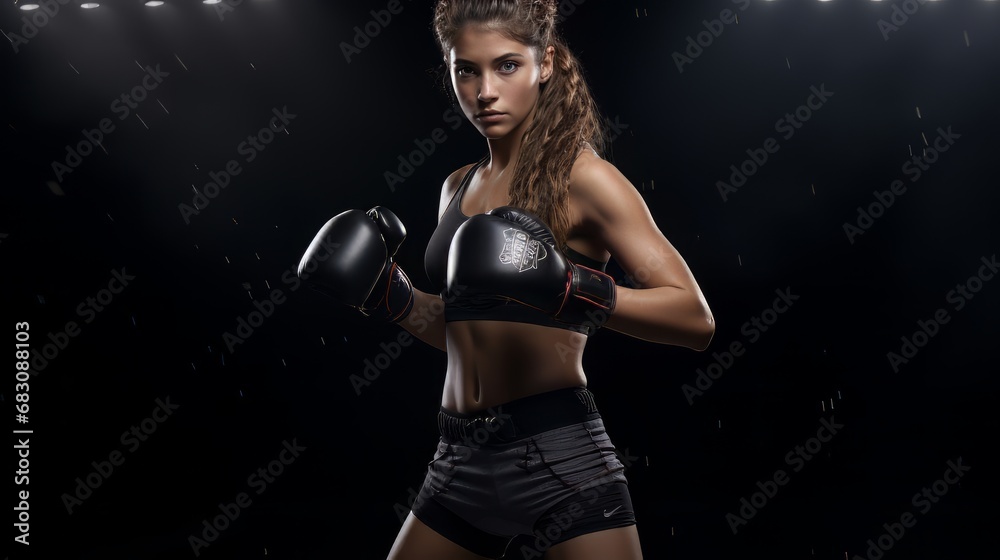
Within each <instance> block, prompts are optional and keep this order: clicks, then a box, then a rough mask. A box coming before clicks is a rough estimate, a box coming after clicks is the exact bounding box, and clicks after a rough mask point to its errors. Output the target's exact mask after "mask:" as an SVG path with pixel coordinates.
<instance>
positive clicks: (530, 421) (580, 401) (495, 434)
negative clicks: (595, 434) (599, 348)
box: [438, 387, 600, 446]
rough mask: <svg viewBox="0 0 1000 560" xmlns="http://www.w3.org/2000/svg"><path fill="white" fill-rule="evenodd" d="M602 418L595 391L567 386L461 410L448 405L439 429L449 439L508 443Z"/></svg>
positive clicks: (443, 436)
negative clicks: (476, 409) (467, 411)
mask: <svg viewBox="0 0 1000 560" xmlns="http://www.w3.org/2000/svg"><path fill="white" fill-rule="evenodd" d="M596 418H600V413H599V412H598V410H597V403H596V401H595V399H594V394H593V393H591V392H590V391H589V390H588V389H587V388H586V387H568V388H565V389H556V390H554V391H547V392H545V393H538V394H536V395H531V396H528V397H523V398H520V399H515V400H513V401H510V402H507V403H504V404H500V405H497V406H495V407H491V408H488V409H486V410H483V411H479V412H476V413H472V414H462V413H459V412H455V411H452V410H448V409H447V408H445V407H441V410H440V411H439V412H438V430H439V431H440V433H441V437H442V438H444V440H445V441H447V442H449V443H465V444H466V445H470V446H471V445H489V444H491V443H493V444H499V443H507V442H511V441H516V440H518V439H521V438H525V437H530V436H533V435H536V434H540V433H542V432H545V431H548V430H554V429H556V428H561V427H563V426H569V425H571V424H579V423H581V422H587V421H589V420H594V419H596Z"/></svg>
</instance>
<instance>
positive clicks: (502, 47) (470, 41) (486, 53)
mask: <svg viewBox="0 0 1000 560" xmlns="http://www.w3.org/2000/svg"><path fill="white" fill-rule="evenodd" d="M506 53H519V54H522V55H524V56H525V57H528V58H532V57H533V53H532V50H531V48H530V47H528V46H527V45H525V44H523V43H520V42H518V41H515V40H513V39H510V38H508V37H504V36H503V35H501V34H500V33H498V32H496V31H493V30H490V29H488V28H486V27H483V26H474V25H467V26H465V27H464V28H462V30H461V31H460V32H459V33H458V35H457V36H456V37H455V43H454V44H453V45H452V47H451V50H449V51H448V57H449V59H450V60H451V61H452V62H454V61H455V60H457V59H462V60H467V61H470V62H475V63H481V64H487V63H491V62H492V61H493V59H495V58H496V57H498V56H502V55H504V54H506Z"/></svg>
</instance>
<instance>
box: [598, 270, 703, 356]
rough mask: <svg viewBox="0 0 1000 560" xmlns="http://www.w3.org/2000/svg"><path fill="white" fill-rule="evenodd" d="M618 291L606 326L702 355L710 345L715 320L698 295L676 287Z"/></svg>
mask: <svg viewBox="0 0 1000 560" xmlns="http://www.w3.org/2000/svg"><path fill="white" fill-rule="evenodd" d="M617 290H618V292H617V302H616V304H615V309H614V312H613V313H612V314H611V316H610V317H609V318H608V321H607V322H606V323H605V324H604V326H605V327H607V328H609V329H611V330H613V331H617V332H620V333H622V334H627V335H629V336H633V337H636V338H641V339H643V340H648V341H650V342H656V343H660V344H673V345H676V346H685V347H687V348H691V349H693V350H697V351H699V352H700V351H703V350H705V349H706V348H707V347H708V344H709V342H711V340H712V336H713V335H714V334H715V319H714V318H713V317H712V311H711V310H710V309H709V308H708V304H707V303H706V302H705V300H704V299H703V298H702V297H700V296H699V295H698V294H695V293H692V292H690V291H688V290H684V289H681V288H675V287H673V286H663V287H658V288H646V289H634V288H625V287H622V286H618V288H617Z"/></svg>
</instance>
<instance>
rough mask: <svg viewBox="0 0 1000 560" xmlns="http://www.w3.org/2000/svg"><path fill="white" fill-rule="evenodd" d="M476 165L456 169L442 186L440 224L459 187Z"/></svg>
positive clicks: (439, 212) (439, 203)
mask: <svg viewBox="0 0 1000 560" xmlns="http://www.w3.org/2000/svg"><path fill="white" fill-rule="evenodd" d="M473 165H475V164H474V163H470V164H469V165H466V166H465V167H462V168H459V169H456V170H455V171H453V172H452V174H451V175H449V176H448V178H447V179H445V180H444V184H443V185H442V186H441V200H440V201H439V202H438V222H439V223H440V222H441V217H442V216H444V211H445V210H447V209H448V204H449V203H450V202H451V199H452V198H453V197H454V196H455V191H457V190H458V187H459V185H461V184H462V179H463V178H464V177H465V174H466V173H467V172H468V171H469V168H470V167H472V166H473Z"/></svg>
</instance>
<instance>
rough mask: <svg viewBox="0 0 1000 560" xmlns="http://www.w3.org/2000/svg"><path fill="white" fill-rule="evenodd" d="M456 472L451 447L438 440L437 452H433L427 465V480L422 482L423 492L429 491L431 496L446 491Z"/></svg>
mask: <svg viewBox="0 0 1000 560" xmlns="http://www.w3.org/2000/svg"><path fill="white" fill-rule="evenodd" d="M457 470H458V465H457V462H456V460H455V451H454V449H453V448H452V445H451V444H449V443H446V442H445V441H444V440H443V439H442V440H438V444H437V450H435V451H434V458H433V459H431V460H430V462H428V463H427V478H426V479H425V481H424V487H425V490H429V491H430V492H431V494H432V495H435V494H439V493H441V492H444V491H446V490H447V489H448V485H449V484H450V483H451V480H452V479H453V478H455V472H456V471H457Z"/></svg>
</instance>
